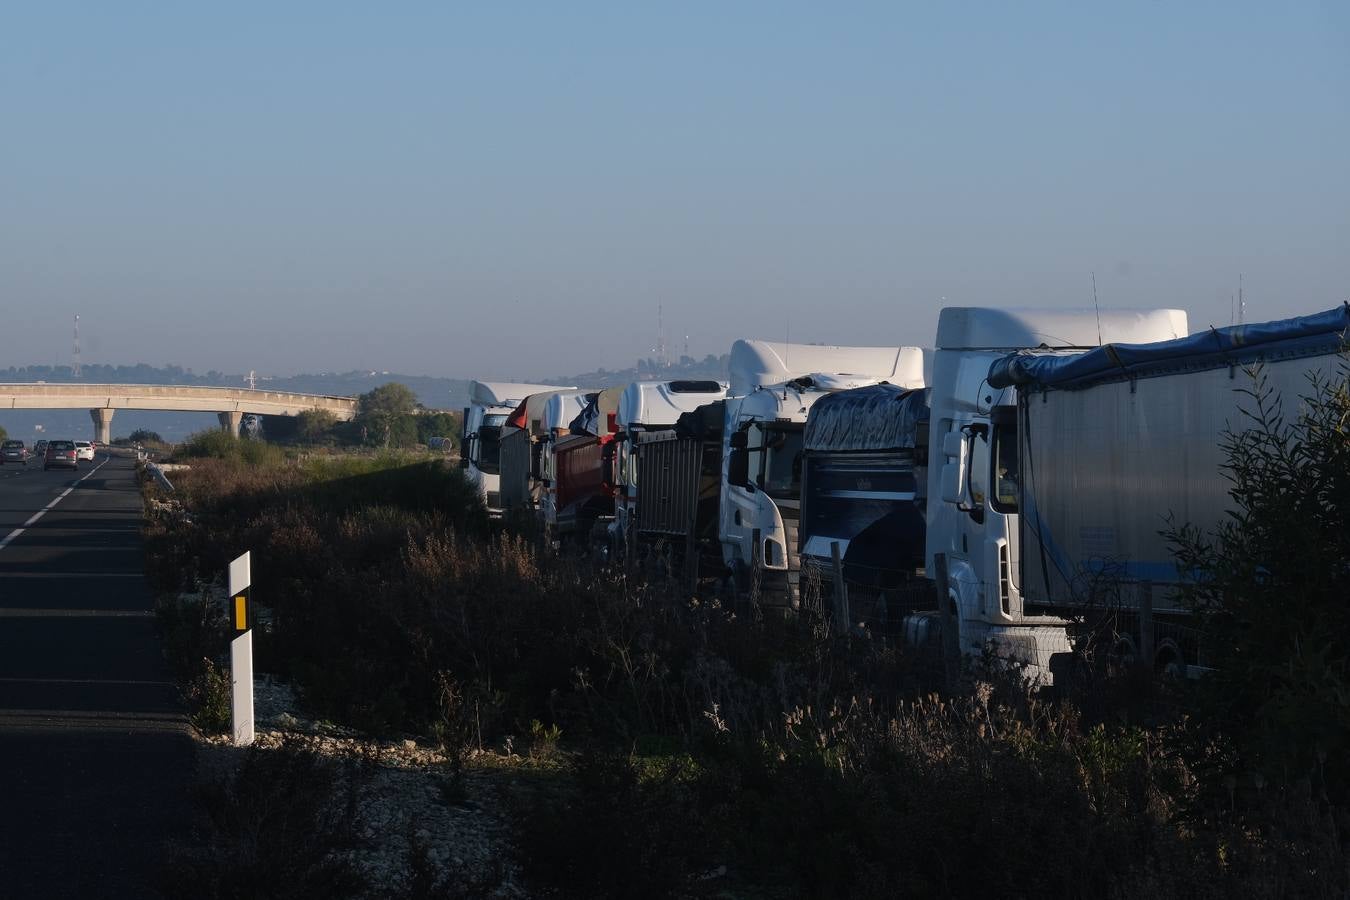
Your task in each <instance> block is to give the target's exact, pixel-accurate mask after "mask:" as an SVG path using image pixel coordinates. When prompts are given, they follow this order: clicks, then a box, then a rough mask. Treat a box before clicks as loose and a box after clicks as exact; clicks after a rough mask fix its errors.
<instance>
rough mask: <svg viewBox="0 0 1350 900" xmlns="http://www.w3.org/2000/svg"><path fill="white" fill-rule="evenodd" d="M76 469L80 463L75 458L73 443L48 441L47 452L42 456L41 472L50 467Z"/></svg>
mask: <svg viewBox="0 0 1350 900" xmlns="http://www.w3.org/2000/svg"><path fill="white" fill-rule="evenodd" d="M54 466H56V467H65V468H67V469H78V468H79V467H80V461H79V460H78V459H76V458H75V442H74V441H48V442H47V452H46V453H44V454H43V456H42V471H44V472H45V471H47V470H48V469H50V468H52V467H54Z"/></svg>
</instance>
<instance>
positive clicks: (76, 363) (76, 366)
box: [70, 314, 82, 378]
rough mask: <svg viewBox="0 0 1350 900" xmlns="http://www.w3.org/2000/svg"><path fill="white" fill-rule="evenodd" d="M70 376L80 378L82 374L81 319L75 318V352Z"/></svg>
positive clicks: (72, 356) (77, 316)
mask: <svg viewBox="0 0 1350 900" xmlns="http://www.w3.org/2000/svg"><path fill="white" fill-rule="evenodd" d="M71 360H72V362H71V366H70V374H71V376H72V377H74V378H79V377H80V376H81V374H82V372H81V369H80V317H79V315H78V314H77V315H76V316H75V352H74V353H73V354H72V355H71Z"/></svg>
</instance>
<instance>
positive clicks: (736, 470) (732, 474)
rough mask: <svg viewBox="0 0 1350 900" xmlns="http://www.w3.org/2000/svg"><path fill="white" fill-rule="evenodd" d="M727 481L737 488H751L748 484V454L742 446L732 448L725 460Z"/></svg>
mask: <svg viewBox="0 0 1350 900" xmlns="http://www.w3.org/2000/svg"><path fill="white" fill-rule="evenodd" d="M727 483H728V484H730V485H732V486H734V487H739V488H752V486H751V484H750V454H749V453H748V452H746V450H745V448H744V447H742V448H741V449H739V450H732V451H731V456H730V458H728V460H727Z"/></svg>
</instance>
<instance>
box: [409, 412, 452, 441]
mask: <svg viewBox="0 0 1350 900" xmlns="http://www.w3.org/2000/svg"><path fill="white" fill-rule="evenodd" d="M434 437H443V438H448V439H449V440H450V442H451V444H452V445H453V446H455V447H458V446H459V416H457V415H455V414H454V413H451V412H444V411H439V410H427V411H426V412H423V413H420V414H419V415H418V416H417V442H418V443H419V444H425V443H428V442H429V441H430V440H431V439H432V438H434Z"/></svg>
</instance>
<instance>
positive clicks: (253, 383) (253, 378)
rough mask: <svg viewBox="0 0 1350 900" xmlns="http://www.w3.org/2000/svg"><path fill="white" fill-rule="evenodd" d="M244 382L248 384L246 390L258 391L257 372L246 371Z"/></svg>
mask: <svg viewBox="0 0 1350 900" xmlns="http://www.w3.org/2000/svg"><path fill="white" fill-rule="evenodd" d="M245 381H247V382H248V389H249V390H250V391H256V390H257V389H258V373H257V372H255V371H253V370H252V369H249V370H248V378H246V379H245Z"/></svg>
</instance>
